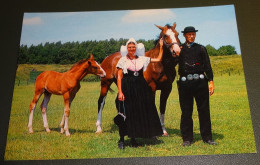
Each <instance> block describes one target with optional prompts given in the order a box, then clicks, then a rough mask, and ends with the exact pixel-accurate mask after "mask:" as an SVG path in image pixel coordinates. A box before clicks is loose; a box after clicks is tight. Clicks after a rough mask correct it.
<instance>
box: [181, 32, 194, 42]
mask: <svg viewBox="0 0 260 165" xmlns="http://www.w3.org/2000/svg"><path fill="white" fill-rule="evenodd" d="M183 36H184V37H185V39H186V42H187V43H192V42H194V41H195V38H196V32H188V33H185V34H183Z"/></svg>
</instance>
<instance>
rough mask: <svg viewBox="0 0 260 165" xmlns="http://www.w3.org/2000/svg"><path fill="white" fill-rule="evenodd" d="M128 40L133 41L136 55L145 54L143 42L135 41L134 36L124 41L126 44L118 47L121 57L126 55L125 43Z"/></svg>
mask: <svg viewBox="0 0 260 165" xmlns="http://www.w3.org/2000/svg"><path fill="white" fill-rule="evenodd" d="M130 42H133V43H135V46H136V52H135V54H136V55H137V56H144V54H145V47H144V44H143V43H137V42H136V41H135V39H134V38H130V39H129V40H128V41H127V42H126V45H122V46H121V48H120V53H121V55H122V57H123V56H126V55H127V54H128V51H127V45H128V44H129V43H130Z"/></svg>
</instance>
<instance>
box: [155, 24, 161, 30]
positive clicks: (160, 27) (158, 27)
mask: <svg viewBox="0 0 260 165" xmlns="http://www.w3.org/2000/svg"><path fill="white" fill-rule="evenodd" d="M155 26H156V27H158V28H159V29H161V30H163V27H162V26H159V25H155Z"/></svg>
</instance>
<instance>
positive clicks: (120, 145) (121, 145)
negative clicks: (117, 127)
mask: <svg viewBox="0 0 260 165" xmlns="http://www.w3.org/2000/svg"><path fill="white" fill-rule="evenodd" d="M118 148H119V149H121V150H123V149H125V143H124V142H122V141H119V142H118Z"/></svg>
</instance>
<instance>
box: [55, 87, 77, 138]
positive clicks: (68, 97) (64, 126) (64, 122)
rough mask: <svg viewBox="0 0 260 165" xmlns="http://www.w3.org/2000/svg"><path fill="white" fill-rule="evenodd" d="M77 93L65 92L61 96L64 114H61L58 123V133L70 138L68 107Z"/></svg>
mask: <svg viewBox="0 0 260 165" xmlns="http://www.w3.org/2000/svg"><path fill="white" fill-rule="evenodd" d="M78 90H79V89H78ZM78 90H77V91H78ZM77 91H76V92H75V93H69V92H67V93H65V94H64V95H63V98H64V104H65V108H64V114H63V116H62V119H61V122H60V127H61V130H60V133H62V134H63V133H64V132H65V134H66V136H70V133H69V114H70V105H71V103H72V101H73V99H74V98H75V96H76V93H77Z"/></svg>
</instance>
